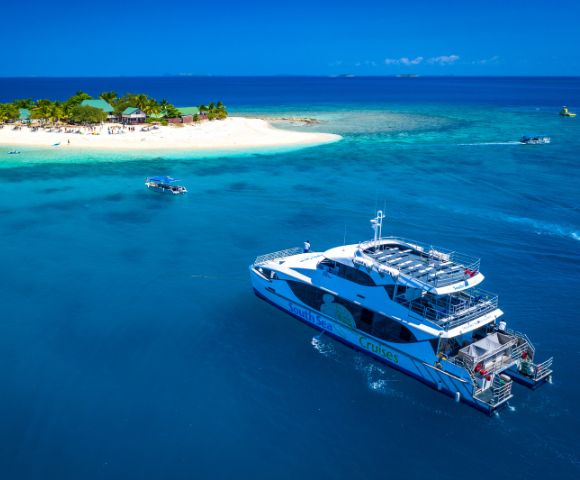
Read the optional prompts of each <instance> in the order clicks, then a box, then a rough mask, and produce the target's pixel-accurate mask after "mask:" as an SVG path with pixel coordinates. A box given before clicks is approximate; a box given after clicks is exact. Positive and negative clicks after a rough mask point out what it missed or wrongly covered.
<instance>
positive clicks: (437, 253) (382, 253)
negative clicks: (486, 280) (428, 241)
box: [359, 237, 481, 288]
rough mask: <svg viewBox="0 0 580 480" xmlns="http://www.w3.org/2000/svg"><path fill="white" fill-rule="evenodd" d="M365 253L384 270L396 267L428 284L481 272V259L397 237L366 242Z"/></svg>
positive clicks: (454, 280) (442, 284) (463, 278)
mask: <svg viewBox="0 0 580 480" xmlns="http://www.w3.org/2000/svg"><path fill="white" fill-rule="evenodd" d="M359 248H360V250H361V251H362V253H363V254H364V255H365V256H366V257H368V258H370V259H371V260H372V262H373V263H374V264H375V265H376V266H377V267H378V270H379V271H380V270H381V266H383V267H387V269H388V270H390V271H393V270H394V271H396V272H397V273H398V274H399V275H403V276H405V277H407V278H409V279H413V280H416V281H417V282H420V283H422V284H425V285H426V286H428V287H436V288H441V287H445V286H448V285H453V284H455V283H459V282H464V281H466V280H469V279H471V278H473V277H475V276H476V275H478V274H479V267H480V263H481V260H480V259H479V258H477V257H472V256H469V255H465V254H462V253H459V252H455V251H451V250H444V249H441V248H439V247H437V248H434V247H433V246H430V245H425V244H420V243H418V242H415V241H413V240H405V239H402V238H397V237H388V238H382V239H380V240H372V241H368V242H363V243H361V244H360V246H359Z"/></svg>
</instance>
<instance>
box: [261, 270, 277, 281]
mask: <svg viewBox="0 0 580 480" xmlns="http://www.w3.org/2000/svg"><path fill="white" fill-rule="evenodd" d="M258 272H260V273H261V274H262V275H264V277H266V278H267V279H269V280H277V279H278V275H277V274H276V272H275V271H274V270H270V269H269V268H264V267H258Z"/></svg>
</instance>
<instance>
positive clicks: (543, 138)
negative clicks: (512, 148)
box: [520, 135, 551, 145]
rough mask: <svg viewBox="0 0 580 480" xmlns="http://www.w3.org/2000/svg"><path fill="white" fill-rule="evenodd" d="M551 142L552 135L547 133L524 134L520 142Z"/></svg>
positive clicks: (530, 143)
mask: <svg viewBox="0 0 580 480" xmlns="http://www.w3.org/2000/svg"><path fill="white" fill-rule="evenodd" d="M550 142H551V139H550V137H547V136H545V135H524V136H523V137H522V138H520V143H524V144H526V145H541V144H545V143H550Z"/></svg>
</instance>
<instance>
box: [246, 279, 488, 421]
mask: <svg viewBox="0 0 580 480" xmlns="http://www.w3.org/2000/svg"><path fill="white" fill-rule="evenodd" d="M254 293H255V294H256V296H257V297H258V298H260V299H262V300H265V301H266V302H268V303H269V304H270V305H273V306H274V307H276V308H277V309H278V310H281V311H282V312H284V313H286V314H288V315H290V316H292V317H294V318H296V319H297V320H300V321H301V322H302V323H304V324H306V325H308V326H309V327H312V328H314V329H315V330H318V331H322V332H324V333H325V334H326V335H329V336H330V337H332V338H334V339H335V340H338V341H339V342H340V343H342V344H344V345H346V346H347V347H350V348H352V349H354V350H356V351H359V352H362V353H365V354H366V355H369V356H370V357H373V358H374V359H375V360H378V361H379V362H381V363H384V364H386V365H388V366H389V367H391V368H394V369H395V370H398V371H399V372H402V373H404V374H405V375H408V376H409V377H412V378H414V379H416V380H419V381H420V382H421V383H423V384H424V385H427V386H428V387H430V388H432V389H433V390H436V391H438V392H440V393H444V394H445V395H447V396H449V397H451V398H454V392H450V391H449V390H447V389H442V390H439V389H438V388H437V384H436V383H433V382H430V381H429V380H427V379H425V378H423V377H420V376H418V375H416V374H414V373H413V372H411V371H409V370H406V369H404V368H403V367H401V366H400V365H397V364H396V363H394V362H391V361H389V360H387V359H386V358H384V357H381V356H379V355H376V354H374V353H373V352H371V351H369V350H365V349H364V348H361V347H359V346H358V345H356V344H354V343H351V342H349V341H348V340H346V339H345V338H342V337H340V336H338V335H335V334H334V333H332V332H329V331H328V330H324V329H323V328H320V327H318V326H316V325H314V324H312V323H310V322H308V321H307V320H305V319H304V318H302V317H300V316H298V315H295V314H293V313H292V312H290V311H288V310H286V309H285V308H284V307H282V306H280V305H278V304H276V303H274V302H273V301H272V300H270V299H269V298H267V297H265V296H264V295H262V294H261V293H260V292H259V291H258V290H256V289H255V288H254ZM461 402H463V403H466V404H468V405H470V406H472V407H474V408H475V409H477V410H479V411H481V412H484V413H487V414H488V415H491V414H492V413H493V411H492V410H491V409H488V408H485V407H483V406H482V405H480V404H478V403H476V402H472V401H470V400H468V399H466V398H464V397H461Z"/></svg>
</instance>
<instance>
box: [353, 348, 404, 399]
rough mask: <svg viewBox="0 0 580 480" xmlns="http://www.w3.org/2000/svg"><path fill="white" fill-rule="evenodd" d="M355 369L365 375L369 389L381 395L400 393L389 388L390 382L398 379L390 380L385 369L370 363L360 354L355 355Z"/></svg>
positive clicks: (395, 381)
mask: <svg viewBox="0 0 580 480" xmlns="http://www.w3.org/2000/svg"><path fill="white" fill-rule="evenodd" d="M355 365H356V369H357V370H358V371H360V372H362V373H363V374H365V375H366V384H367V387H368V388H369V389H370V390H373V391H374V392H378V393H381V394H383V395H400V396H402V394H401V393H400V392H398V391H397V390H395V389H393V388H390V387H389V384H390V383H397V382H399V380H390V379H388V378H385V377H387V371H386V369H384V368H382V367H380V366H378V365H376V364H374V363H371V362H370V361H369V360H368V359H367V358H364V357H362V356H360V355H357V356H356V357H355Z"/></svg>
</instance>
